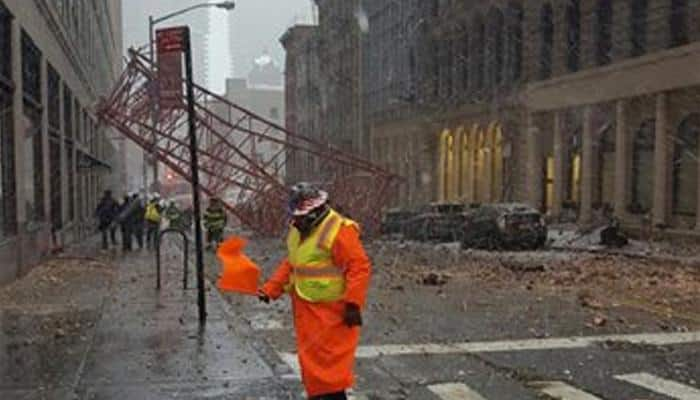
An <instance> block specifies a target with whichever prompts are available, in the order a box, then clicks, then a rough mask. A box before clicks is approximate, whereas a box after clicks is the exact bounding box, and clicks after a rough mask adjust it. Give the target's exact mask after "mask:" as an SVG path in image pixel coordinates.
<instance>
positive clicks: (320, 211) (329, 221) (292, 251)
mask: <svg viewBox="0 0 700 400" xmlns="http://www.w3.org/2000/svg"><path fill="white" fill-rule="evenodd" d="M327 201H328V194H327V193H325V192H323V191H321V190H319V189H317V188H316V187H314V186H313V185H310V184H306V183H300V184H298V185H296V186H294V187H293V188H292V193H291V196H290V202H289V211H290V213H291V216H292V223H291V226H290V228H289V233H288V236H287V251H288V256H287V259H285V260H284V261H282V263H281V264H280V266H279V267H278V268H277V271H276V272H275V273H274V274H273V276H272V277H271V278H270V280H269V281H268V282H267V283H266V284H265V285H264V286H263V287H262V289H260V292H259V293H258V298H259V299H260V301H262V302H265V303H268V302H269V301H270V299H273V300H274V299H277V298H279V297H280V296H281V295H282V294H283V293H284V292H289V294H290V296H291V298H292V310H293V313H294V327H295V329H296V345H297V353H298V355H299V356H298V357H299V364H300V365H301V373H302V380H303V383H304V387H305V388H306V392H307V394H308V396H309V398H310V399H312V400H345V399H347V396H346V393H345V391H346V390H347V389H349V388H350V387H352V385H353V372H352V370H353V364H354V362H355V351H356V349H357V345H358V342H359V339H360V326H361V325H362V313H361V310H362V308H363V307H364V305H365V298H366V294H367V289H368V286H369V281H370V274H371V267H370V261H369V259H368V257H367V255H366V254H365V251H364V248H363V247H362V243H361V241H360V228H359V226H358V224H357V223H355V222H354V221H352V220H350V219H348V218H345V217H343V216H342V215H340V214H339V213H337V212H336V211H335V210H333V209H332V208H331V207H330V206H329V205H328V204H327Z"/></svg>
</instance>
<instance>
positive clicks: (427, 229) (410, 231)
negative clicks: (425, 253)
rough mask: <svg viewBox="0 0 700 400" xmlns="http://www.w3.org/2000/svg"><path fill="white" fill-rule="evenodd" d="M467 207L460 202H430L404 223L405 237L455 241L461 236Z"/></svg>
mask: <svg viewBox="0 0 700 400" xmlns="http://www.w3.org/2000/svg"><path fill="white" fill-rule="evenodd" d="M466 214H467V207H466V206H465V205H464V204H462V203H431V204H429V205H426V206H424V207H422V208H421V209H420V210H419V212H418V213H417V214H416V215H415V216H413V217H412V218H410V219H408V220H407V221H406V223H405V224H404V230H403V234H404V237H405V238H407V239H412V240H421V241H438V242H457V241H459V240H460V238H461V236H462V225H463V224H464V222H465V220H466Z"/></svg>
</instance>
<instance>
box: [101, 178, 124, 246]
mask: <svg viewBox="0 0 700 400" xmlns="http://www.w3.org/2000/svg"><path fill="white" fill-rule="evenodd" d="M118 215H119V204H118V203H117V201H116V200H114V197H112V191H111V190H106V191H105V192H104V195H103V196H102V199H101V200H100V203H99V204H98V205H97V209H96V210H95V217H96V218H97V221H98V229H99V230H100V232H102V249H103V250H108V249H109V239H111V241H112V245H113V246H116V245H117V227H116V226H115V225H114V224H113V222H114V219H115V218H117V216H118Z"/></svg>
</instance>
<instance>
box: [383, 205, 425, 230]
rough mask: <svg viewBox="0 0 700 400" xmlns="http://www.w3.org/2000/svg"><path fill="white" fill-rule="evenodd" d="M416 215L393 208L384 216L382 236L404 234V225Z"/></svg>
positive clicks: (413, 212) (412, 212)
mask: <svg viewBox="0 0 700 400" xmlns="http://www.w3.org/2000/svg"><path fill="white" fill-rule="evenodd" d="M415 215H416V212H415V211H410V210H403V209H399V208H393V209H390V210H387V211H386V212H385V213H384V214H383V215H382V224H381V227H380V230H381V233H382V235H397V234H401V233H403V232H404V225H405V224H406V223H407V222H408V221H409V220H410V219H411V218H413V217H414V216H415Z"/></svg>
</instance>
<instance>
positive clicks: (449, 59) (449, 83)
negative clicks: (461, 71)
mask: <svg viewBox="0 0 700 400" xmlns="http://www.w3.org/2000/svg"><path fill="white" fill-rule="evenodd" d="M443 45H444V46H445V53H444V54H445V61H444V64H443V65H444V70H443V78H442V79H443V82H444V85H445V90H444V94H445V98H447V99H449V98H451V97H452V91H453V89H454V87H453V84H454V82H453V79H452V78H453V75H454V45H453V43H452V40H445V41H444V42H443Z"/></svg>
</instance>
